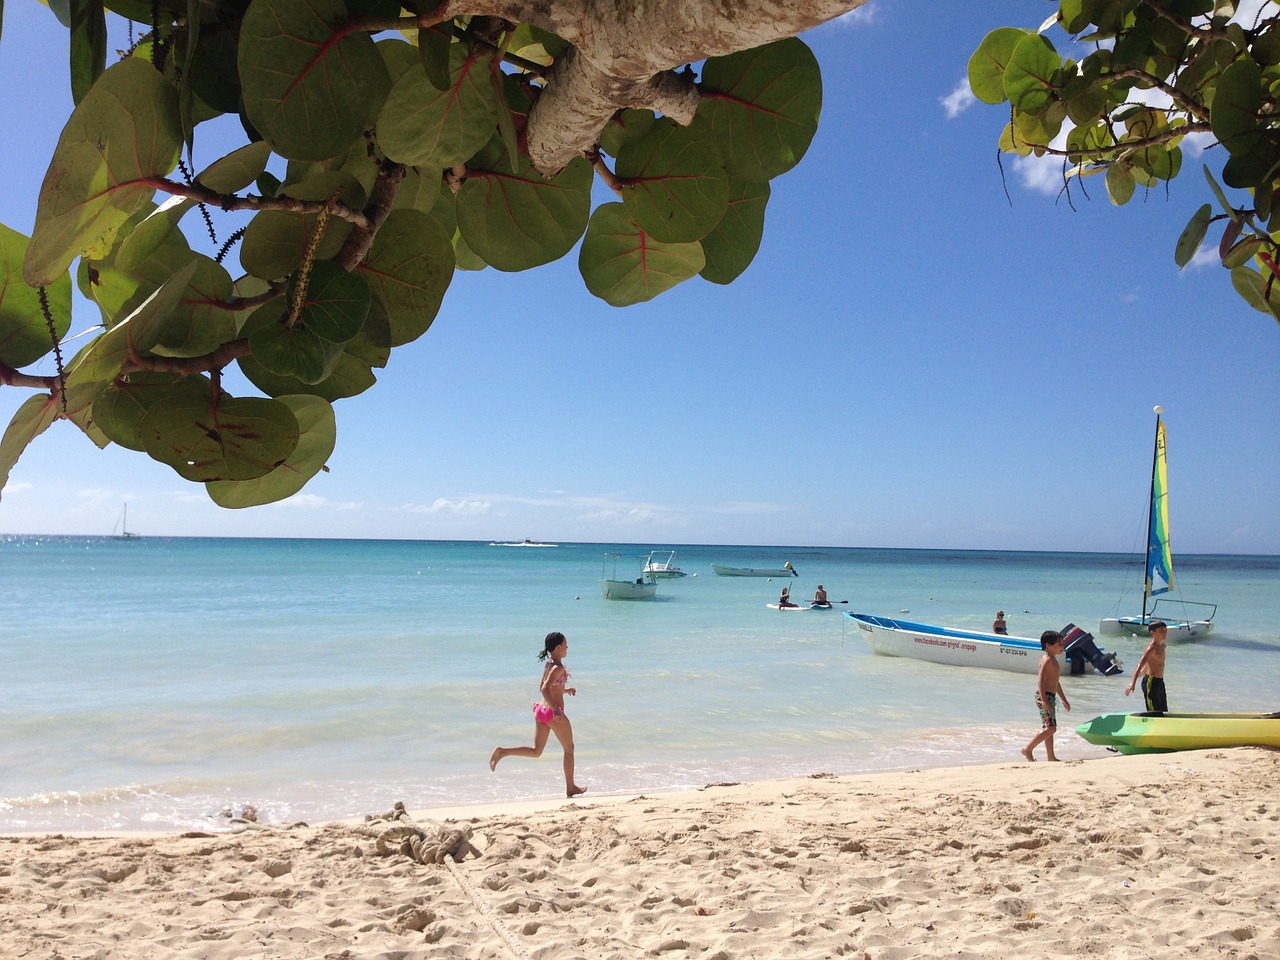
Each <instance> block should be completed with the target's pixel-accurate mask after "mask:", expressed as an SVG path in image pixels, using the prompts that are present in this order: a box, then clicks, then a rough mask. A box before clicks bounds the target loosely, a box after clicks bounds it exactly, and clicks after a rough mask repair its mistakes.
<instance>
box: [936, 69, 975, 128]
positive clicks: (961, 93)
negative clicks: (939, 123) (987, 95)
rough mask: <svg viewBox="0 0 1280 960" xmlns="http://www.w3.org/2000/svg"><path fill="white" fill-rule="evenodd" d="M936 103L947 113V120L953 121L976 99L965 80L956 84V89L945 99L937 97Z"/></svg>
mask: <svg viewBox="0 0 1280 960" xmlns="http://www.w3.org/2000/svg"><path fill="white" fill-rule="evenodd" d="M938 102H939V103H941V104H942V109H943V110H945V111H946V112H947V119H948V120H954V119H955V118H956V117H958V116H960V114H962V113H964V112H965V111H966V110H968V109H969V108H970V107H972V106H973V105H974V104H975V103H977V102H978V98H977V97H975V96H974V95H973V91H972V90H970V89H969V81H968V80H967V79H966V80H961V81H960V82H959V83H958V84H956V88H955V89H954V90H952V91H951V92H950V93H948V94H947V95H946V96H945V97H939V98H938Z"/></svg>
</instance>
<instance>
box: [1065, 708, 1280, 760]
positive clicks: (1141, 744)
mask: <svg viewBox="0 0 1280 960" xmlns="http://www.w3.org/2000/svg"><path fill="white" fill-rule="evenodd" d="M1076 733H1078V734H1080V736H1081V737H1083V738H1084V739H1085V740H1087V741H1088V742H1089V743H1092V744H1096V745H1098V746H1102V747H1110V748H1112V749H1113V750H1117V751H1119V752H1120V753H1172V752H1174V751H1176V750H1207V749H1210V748H1215V747H1280V713H1269V714H1259V713H1108V714H1104V715H1102V716H1100V717H1094V718H1093V719H1092V720H1090V721H1089V722H1088V723H1082V724H1080V725H1079V726H1078V727H1076Z"/></svg>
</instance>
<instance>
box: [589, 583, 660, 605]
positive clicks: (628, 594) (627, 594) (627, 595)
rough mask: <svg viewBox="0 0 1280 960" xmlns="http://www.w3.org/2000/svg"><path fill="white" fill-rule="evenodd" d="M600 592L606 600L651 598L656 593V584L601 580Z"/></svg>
mask: <svg viewBox="0 0 1280 960" xmlns="http://www.w3.org/2000/svg"><path fill="white" fill-rule="evenodd" d="M600 592H601V593H602V594H603V595H604V598H605V599H606V600H652V599H653V598H654V597H656V596H657V595H658V585H657V584H656V583H653V582H646V583H636V582H635V581H634V580H601V581H600Z"/></svg>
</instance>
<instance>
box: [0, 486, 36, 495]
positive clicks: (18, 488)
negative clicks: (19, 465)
mask: <svg viewBox="0 0 1280 960" xmlns="http://www.w3.org/2000/svg"><path fill="white" fill-rule="evenodd" d="M34 487H35V485H34V484H31V483H7V484H5V486H4V489H2V490H0V495H4V496H7V495H8V494H11V493H21V492H22V491H23V490H31V489H34Z"/></svg>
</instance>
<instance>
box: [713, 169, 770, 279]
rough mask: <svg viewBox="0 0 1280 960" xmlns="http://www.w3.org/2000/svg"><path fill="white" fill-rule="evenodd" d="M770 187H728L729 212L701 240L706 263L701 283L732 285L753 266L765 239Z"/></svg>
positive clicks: (765, 185)
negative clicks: (708, 281)
mask: <svg viewBox="0 0 1280 960" xmlns="http://www.w3.org/2000/svg"><path fill="white" fill-rule="evenodd" d="M768 202H769V184H767V183H739V182H737V181H735V182H733V183H730V184H729V208H728V210H726V211H725V215H724V217H723V218H722V219H721V220H720V222H719V223H717V224H716V226H715V228H714V229H713V230H712V231H711V232H710V233H708V234H707V235H706V236H705V237H703V238H702V250H703V253H704V254H706V258H707V263H706V266H704V267H703V268H702V270H701V275H702V279H704V280H710V281H711V282H712V283H732V282H733V281H734V280H736V279H737V278H738V277H739V276H741V275H742V271H744V270H746V269H747V267H748V266H750V264H751V261H752V260H754V259H755V256H756V251H758V250H759V249H760V241H761V240H762V239H763V237H764V211H765V206H766V205H767V204H768Z"/></svg>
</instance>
